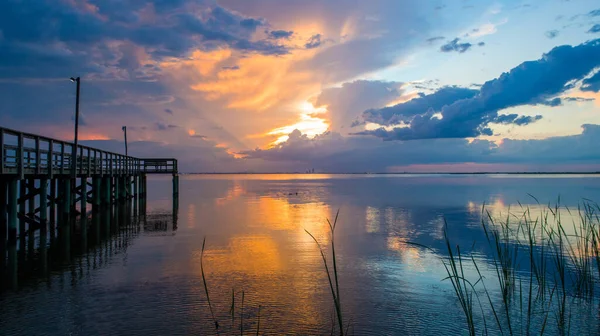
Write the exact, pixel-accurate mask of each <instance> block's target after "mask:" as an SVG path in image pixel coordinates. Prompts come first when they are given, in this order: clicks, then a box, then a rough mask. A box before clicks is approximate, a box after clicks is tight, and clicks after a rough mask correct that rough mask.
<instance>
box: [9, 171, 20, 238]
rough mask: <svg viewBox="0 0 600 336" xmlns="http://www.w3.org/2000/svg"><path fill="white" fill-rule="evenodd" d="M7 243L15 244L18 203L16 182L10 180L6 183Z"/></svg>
mask: <svg viewBox="0 0 600 336" xmlns="http://www.w3.org/2000/svg"><path fill="white" fill-rule="evenodd" d="M7 189H8V194H7V195H8V204H7V205H8V213H7V214H8V216H7V217H8V241H9V244H10V243H16V242H17V222H18V216H19V215H18V213H17V204H18V203H19V201H18V198H17V180H16V179H12V180H9V181H8V188H7Z"/></svg>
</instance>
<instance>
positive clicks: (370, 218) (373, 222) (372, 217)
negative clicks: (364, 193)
mask: <svg viewBox="0 0 600 336" xmlns="http://www.w3.org/2000/svg"><path fill="white" fill-rule="evenodd" d="M380 217H381V211H379V209H377V208H373V207H371V206H367V209H366V214H365V218H366V231H367V232H368V233H377V232H379V230H380V228H381V221H380Z"/></svg>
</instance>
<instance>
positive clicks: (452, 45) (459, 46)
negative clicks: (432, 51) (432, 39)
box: [440, 37, 473, 53]
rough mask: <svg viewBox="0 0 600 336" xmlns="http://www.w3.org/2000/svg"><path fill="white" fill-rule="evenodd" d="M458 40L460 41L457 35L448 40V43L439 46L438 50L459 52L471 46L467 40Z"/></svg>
mask: <svg viewBox="0 0 600 336" xmlns="http://www.w3.org/2000/svg"><path fill="white" fill-rule="evenodd" d="M459 41H460V39H459V38H458V37H457V38H455V39H454V40H452V41H449V42H448V43H446V44H444V45H443V46H441V47H440V51H441V52H452V51H456V52H459V53H464V52H465V51H467V50H469V48H471V47H472V46H473V45H472V44H471V43H468V42H465V43H459Z"/></svg>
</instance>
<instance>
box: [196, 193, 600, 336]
mask: <svg viewBox="0 0 600 336" xmlns="http://www.w3.org/2000/svg"><path fill="white" fill-rule="evenodd" d="M532 198H533V199H534V200H535V201H536V203H537V206H536V207H535V208H532V207H530V206H523V205H521V204H520V203H519V207H517V209H516V210H515V209H510V208H509V209H508V213H507V214H505V216H502V217H499V216H496V215H495V214H493V211H492V212H490V211H489V210H488V208H487V207H486V205H485V204H484V205H483V206H482V210H481V227H482V230H483V232H484V235H485V241H483V242H479V243H483V245H484V246H478V245H477V243H478V242H473V245H472V246H471V247H470V252H468V253H466V254H465V252H464V251H465V250H464V249H461V247H460V246H459V245H456V246H454V245H453V244H452V242H451V240H450V237H449V235H448V231H449V228H448V224H447V223H446V222H445V220H444V242H445V249H446V253H445V256H440V258H442V263H443V266H444V268H445V270H446V273H447V276H446V277H445V278H443V279H442V280H449V281H450V283H451V285H452V288H453V292H454V295H455V296H456V298H457V300H458V303H459V306H460V309H461V310H462V314H463V315H464V318H465V322H466V325H467V330H468V333H469V335H490V334H491V335H496V334H500V335H532V334H539V335H543V334H544V333H546V332H548V330H550V329H551V330H552V332H553V333H558V334H560V335H567V334H572V333H575V334H578V333H586V332H588V333H594V331H591V330H580V329H576V330H575V331H573V329H572V327H573V311H572V310H573V309H572V307H573V305H577V304H579V303H581V302H586V303H589V304H590V305H593V304H596V303H598V301H599V300H598V299H599V298H598V297H597V295H596V293H598V288H597V286H598V284H599V281H600V251H599V247H600V216H599V214H600V206H598V204H596V203H594V202H591V201H589V200H584V202H583V204H581V205H580V206H578V207H577V210H576V211H575V210H573V209H569V208H567V207H562V206H561V205H560V199H558V201H557V203H556V204H555V205H554V206H550V205H541V204H540V203H539V201H538V200H537V199H535V198H534V197H533V196H532ZM563 213H566V214H568V218H569V219H570V220H571V221H570V222H567V221H566V220H564V219H563V215H562V214H563ZM338 217H339V210H338V211H337V213H336V215H335V219H334V221H333V223H331V222H330V221H329V220H327V224H328V226H329V229H330V230H329V231H330V232H329V234H330V242H331V243H330V246H329V249H330V250H331V261H329V259H328V258H327V256H326V252H325V248H324V247H323V246H322V245H321V244H320V243H319V241H318V240H317V239H316V237H315V236H314V235H313V234H311V233H310V232H309V231H308V230H306V229H305V232H306V233H307V234H308V235H309V236H310V237H311V238H312V240H313V241H314V242H315V244H316V245H317V247H318V250H319V253H320V255H321V258H322V261H323V266H324V270H325V273H326V274H327V280H328V284H329V289H330V292H331V296H332V298H333V306H334V311H335V314H334V315H335V317H334V316H333V315H332V323H331V326H332V327H331V335H334V334H336V333H339V335H342V336H343V335H344V334H346V335H347V334H349V328H350V323H348V324H347V325H346V326H345V325H344V319H343V315H342V304H341V295H340V287H339V280H340V279H339V273H338V260H337V256H336V250H335V229H336V226H337V223H338ZM205 242H206V239H205V240H204V242H203V244H202V254H201V262H200V265H201V271H202V280H203V284H204V289H205V294H206V298H207V303H208V306H209V310H210V314H211V317H212V319H213V322H214V325H215V331H216V333H217V334H219V323H218V321H217V319H216V318H215V314H214V311H213V307H212V304H211V301H210V298H209V290H208V285H207V281H206V276H205V273H204V266H203V258H204V248H205ZM406 243H408V244H412V245H417V246H420V247H422V248H427V249H429V250H431V251H433V252H434V253H436V254H438V255H443V254H444V253H439V251H435V250H433V249H431V248H429V247H426V246H423V245H421V244H418V243H412V242H406ZM481 248H483V249H485V250H488V251H489V253H488V255H487V256H486V259H485V261H483V260H481V259H477V258H476V257H475V254H474V251H475V250H476V249H481ZM482 264H485V265H482ZM482 266H485V267H486V271H487V272H482V269H483V268H482ZM488 268H489V269H488ZM484 274H488V277H489V278H486V277H485V276H484ZM244 297H245V293H244V291H242V293H241V307H240V322H239V323H240V326H239V332H240V335H243V334H244ZM261 308H262V307H261V306H260V305H259V306H258V314H257V317H256V335H259V333H260V326H261ZM229 314H230V316H231V324H232V330H234V326H235V315H236V299H235V290H233V289H232V291H231V305H230V309H229ZM551 326H552V328H550V327H551ZM579 327H581V326H577V328H579Z"/></svg>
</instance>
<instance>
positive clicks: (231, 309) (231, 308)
mask: <svg viewBox="0 0 600 336" xmlns="http://www.w3.org/2000/svg"><path fill="white" fill-rule="evenodd" d="M205 246H206V237H205V238H204V240H203V241H202V252H201V254H200V272H201V274H202V284H203V286H204V293H205V294H206V302H207V304H208V309H209V311H210V316H211V319H212V321H213V323H214V326H215V333H216V334H217V335H220V332H221V329H220V328H219V327H220V325H219V321H218V320H217V318H216V315H215V312H214V309H213V305H212V303H211V300H210V295H209V290H208V283H207V280H206V274H205V273H204V248H205ZM241 295H242V299H241V303H240V310H239V313H240V322H239V323H240V326H239V333H240V335H244V300H245V292H244V290H242V294H241ZM261 310H262V306H261V305H258V313H257V319H256V335H259V334H260V313H261ZM228 314H229V315H230V316H231V331H233V330H236V329H235V314H236V304H235V289H233V288H232V289H231V305H230V306H229V312H228Z"/></svg>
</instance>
